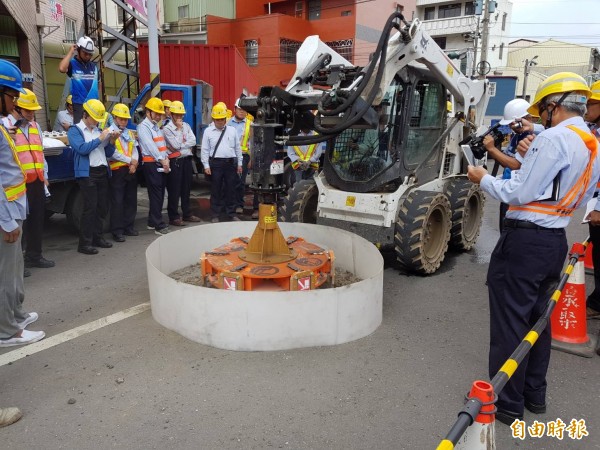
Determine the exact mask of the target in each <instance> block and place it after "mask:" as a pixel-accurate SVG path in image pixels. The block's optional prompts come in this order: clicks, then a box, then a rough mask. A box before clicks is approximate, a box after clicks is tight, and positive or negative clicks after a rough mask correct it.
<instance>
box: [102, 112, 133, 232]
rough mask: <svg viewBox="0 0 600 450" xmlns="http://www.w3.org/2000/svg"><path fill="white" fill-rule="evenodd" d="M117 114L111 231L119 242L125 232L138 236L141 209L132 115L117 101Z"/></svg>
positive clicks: (111, 163) (114, 116)
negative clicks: (138, 212)
mask: <svg viewBox="0 0 600 450" xmlns="http://www.w3.org/2000/svg"><path fill="white" fill-rule="evenodd" d="M112 116H113V118H114V122H113V124H112V125H111V126H110V130H111V131H113V132H116V133H119V138H118V139H117V140H116V141H115V152H114V153H113V155H112V157H111V158H110V161H109V164H110V170H111V175H112V176H111V177H110V183H109V184H110V198H111V203H110V231H111V233H112V236H113V239H114V241H115V242H125V236H137V235H138V234H139V233H138V232H137V231H136V230H135V228H134V227H133V224H134V222H135V214H136V212H137V178H136V175H135V172H136V171H137V167H138V150H137V146H138V143H137V140H136V139H135V135H134V133H133V131H132V130H128V129H127V123H128V122H129V119H131V115H130V114H129V110H128V109H127V106H126V105H124V104H123V103H117V104H116V105H115V106H114V107H113V109H112Z"/></svg>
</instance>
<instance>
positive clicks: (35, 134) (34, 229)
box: [3, 88, 54, 268]
mask: <svg viewBox="0 0 600 450" xmlns="http://www.w3.org/2000/svg"><path fill="white" fill-rule="evenodd" d="M23 90H24V92H25V93H24V94H21V95H20V96H19V99H18V100H17V103H16V105H15V107H14V109H13V110H12V112H11V114H10V115H9V116H8V117H5V118H4V119H3V122H4V126H5V127H6V128H10V127H14V135H13V140H14V142H15V146H16V148H17V155H18V156H19V160H20V161H21V163H22V164H23V167H24V169H25V175H26V176H27V204H28V206H29V211H28V213H27V219H26V220H25V222H24V223H23V238H22V239H23V241H24V244H25V245H24V248H25V267H26V268H32V267H39V268H49V267H54V261H51V260H49V259H46V258H44V257H43V256H42V240H43V236H44V215H45V210H46V192H45V189H47V187H48V185H49V183H48V165H47V164H46V159H45V158H44V148H43V145H42V137H43V134H42V129H41V127H40V125H39V124H38V123H37V122H36V121H35V112H36V111H39V110H40V109H42V107H41V106H40V104H39V103H38V100H37V96H36V95H35V94H34V93H33V91H31V90H29V89H26V88H25V89H23Z"/></svg>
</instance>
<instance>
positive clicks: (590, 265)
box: [583, 242, 594, 273]
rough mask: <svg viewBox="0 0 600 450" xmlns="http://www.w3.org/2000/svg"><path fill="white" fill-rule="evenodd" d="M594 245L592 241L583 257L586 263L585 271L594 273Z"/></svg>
mask: <svg viewBox="0 0 600 450" xmlns="http://www.w3.org/2000/svg"><path fill="white" fill-rule="evenodd" d="M593 247H594V245H593V244H592V243H591V242H590V243H589V244H588V246H587V248H586V249H585V258H584V259H583V262H584V265H585V273H594V260H593V259H592V248H593Z"/></svg>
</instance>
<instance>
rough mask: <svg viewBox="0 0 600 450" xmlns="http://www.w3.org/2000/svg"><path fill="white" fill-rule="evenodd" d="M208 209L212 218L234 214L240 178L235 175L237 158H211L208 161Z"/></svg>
mask: <svg viewBox="0 0 600 450" xmlns="http://www.w3.org/2000/svg"><path fill="white" fill-rule="evenodd" d="M210 172H211V180H210V209H211V211H212V215H213V217H219V215H220V214H222V213H225V214H226V215H227V216H229V217H231V216H233V215H234V214H235V208H236V206H237V205H236V193H237V188H238V183H239V181H240V177H239V175H238V174H237V158H223V159H221V158H212V159H211V160H210Z"/></svg>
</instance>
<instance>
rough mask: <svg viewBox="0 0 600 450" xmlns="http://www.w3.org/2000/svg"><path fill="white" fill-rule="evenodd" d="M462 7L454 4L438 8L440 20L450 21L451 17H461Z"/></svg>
mask: <svg viewBox="0 0 600 450" xmlns="http://www.w3.org/2000/svg"><path fill="white" fill-rule="evenodd" d="M461 8H462V5H461V4H460V3H452V4H451V5H440V6H438V19H449V18H450V17H459V16H460V10H461Z"/></svg>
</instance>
